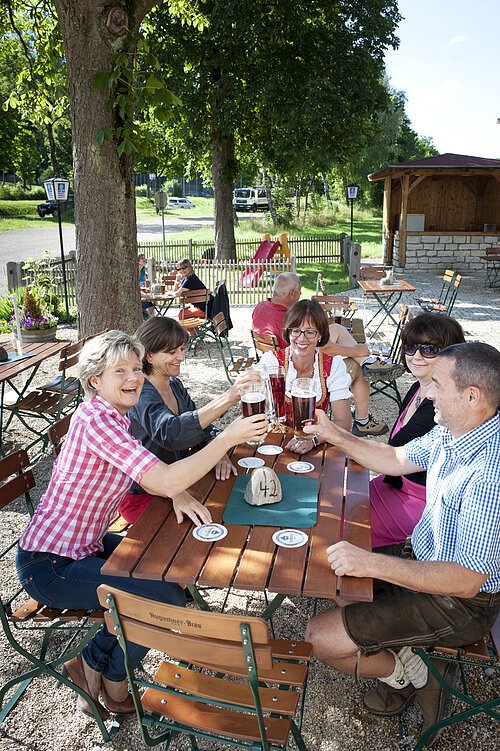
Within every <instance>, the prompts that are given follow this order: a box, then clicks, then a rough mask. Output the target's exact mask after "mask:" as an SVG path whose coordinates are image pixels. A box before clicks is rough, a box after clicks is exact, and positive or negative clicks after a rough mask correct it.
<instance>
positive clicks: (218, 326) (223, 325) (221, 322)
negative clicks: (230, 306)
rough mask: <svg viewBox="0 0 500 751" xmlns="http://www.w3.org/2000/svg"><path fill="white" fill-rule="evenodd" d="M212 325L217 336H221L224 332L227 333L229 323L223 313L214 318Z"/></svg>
mask: <svg viewBox="0 0 500 751" xmlns="http://www.w3.org/2000/svg"><path fill="white" fill-rule="evenodd" d="M212 325H213V327H214V329H215V333H216V334H217V336H220V335H221V334H223V333H224V331H227V321H226V317H225V315H224V313H223V312H222V311H221V312H220V313H217V315H215V316H214V317H213V318H212Z"/></svg>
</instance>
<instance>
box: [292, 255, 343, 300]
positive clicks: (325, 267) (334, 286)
mask: <svg viewBox="0 0 500 751" xmlns="http://www.w3.org/2000/svg"><path fill="white" fill-rule="evenodd" d="M319 273H321V274H322V275H323V279H324V280H325V284H326V290H327V292H328V294H329V295H335V294H337V293H339V292H344V291H345V290H346V289H351V286H352V285H351V284H350V283H349V275H348V274H347V272H346V270H345V269H344V268H343V266H342V264H341V263H303V264H297V274H298V275H299V277H300V282H301V284H302V297H311V295H315V294H316V280H317V278H318V274H319ZM319 294H321V292H320V293H319Z"/></svg>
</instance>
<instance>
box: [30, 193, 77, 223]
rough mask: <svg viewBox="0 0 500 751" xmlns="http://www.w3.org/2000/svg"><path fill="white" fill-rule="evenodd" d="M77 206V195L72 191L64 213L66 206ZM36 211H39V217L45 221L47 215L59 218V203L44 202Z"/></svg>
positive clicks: (65, 204)
mask: <svg viewBox="0 0 500 751" xmlns="http://www.w3.org/2000/svg"><path fill="white" fill-rule="evenodd" d="M74 205H75V195H74V193H73V191H72V190H70V192H69V194H68V200H67V201H66V202H65V203H64V206H63V211H64V208H65V206H71V207H73V206H74ZM36 210H37V211H38V216H39V217H40V218H41V219H43V217H44V216H47V214H51V215H52V216H57V212H58V210H59V207H58V203H57V201H44V202H43V203H39V204H38V206H37V207H36Z"/></svg>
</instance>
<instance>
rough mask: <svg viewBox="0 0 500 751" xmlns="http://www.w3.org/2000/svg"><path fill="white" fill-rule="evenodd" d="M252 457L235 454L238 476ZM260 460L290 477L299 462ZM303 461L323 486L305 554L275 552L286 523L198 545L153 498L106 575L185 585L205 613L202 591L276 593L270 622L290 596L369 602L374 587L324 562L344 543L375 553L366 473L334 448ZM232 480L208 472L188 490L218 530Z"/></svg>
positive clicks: (277, 438)
mask: <svg viewBox="0 0 500 751" xmlns="http://www.w3.org/2000/svg"><path fill="white" fill-rule="evenodd" d="M290 437H291V436H290V434H287V435H283V434H280V433H270V434H269V435H268V436H267V439H266V444H275V445H283V446H284V445H286V443H287V442H288V440H289V439H290ZM253 453H254V447H250V446H247V445H240V446H238V447H237V448H236V449H235V450H234V452H233V455H232V460H233V463H234V464H235V465H236V466H237V468H238V472H239V474H240V475H241V474H243V473H244V472H245V470H244V469H242V468H241V467H239V466H238V465H237V462H238V460H239V459H241V458H243V457H248V456H251V455H253ZM256 455H257V456H258V457H261V458H262V459H263V460H264V461H265V464H266V465H267V466H269V467H272V468H273V469H274V470H275V471H276V472H277V473H278V474H288V475H290V472H289V470H287V464H289V463H290V462H292V461H296V460H297V456H296V455H295V454H292V453H291V452H290V451H287V450H284V451H283V452H282V453H280V454H277V455H261V454H260V453H257V454H256ZM300 458H301V459H305V460H307V461H308V462H311V464H313V465H314V471H312V472H310V473H309V474H307V475H303V476H304V477H312V478H316V479H317V481H318V487H319V493H318V509H317V520H316V523H315V524H314V526H312V527H310V528H305V529H304V530H303V531H304V533H305V534H306V536H307V543H306V544H304V545H302V546H301V547H297V548H284V547H278V546H277V545H276V544H275V542H274V541H273V534H274V533H275V532H277V531H278V530H279V529H280V527H287V526H289V525H288V524H287V522H286V520H285V519H284V520H283V522H284V524H283V525H279V526H262V525H256V524H255V525H253V524H248V523H245V524H229V523H228V524H226V526H227V529H228V533H227V536H226V537H224V538H223V539H221V540H219V541H217V542H215V543H210V542H205V541H200V540H197V539H195V538H194V537H193V535H192V532H193V528H194V525H193V524H192V522H191V521H190V520H189V519H187V520H185V521H184V522H183V523H182V524H177V523H176V521H175V516H174V514H173V512H172V508H171V504H170V503H169V502H166V501H165V499H163V498H159V497H156V498H155V499H154V500H153V501H152V502H151V504H150V505H149V506H148V507H147V508H146V509H145V511H144V512H143V514H142V515H141V516H140V517H139V519H138V521H137V522H136V523H135V524H134V525H133V527H132V529H131V530H130V531H129V533H128V535H127V537H125V538H124V539H123V541H122V542H121V543H120V544H119V546H118V548H117V549H116V551H115V552H114V553H113V554H112V555H111V557H110V558H109V559H108V560H107V562H106V563H105V565H104V566H103V569H102V573H103V574H110V575H113V576H124V577H129V576H133V577H136V578H144V579H158V580H160V579H163V580H165V581H174V582H183V583H184V584H185V585H187V586H188V587H189V589H190V590H191V592H192V593H193V596H194V598H195V600H196V601H197V603H198V605H200V606H201V607H204V608H206V607H208V606H207V605H206V603H205V601H204V600H203V598H202V596H201V594H200V592H199V589H200V588H203V587H215V588H219V589H225V590H229V589H230V588H231V587H235V588H236V589H242V590H251V591H256V592H270V593H274V594H275V595H276V596H275V599H274V600H273V601H272V602H271V604H270V605H269V606H268V607H267V608H266V609H265V611H264V613H263V614H262V615H263V617H270V616H271V615H272V613H273V612H274V610H275V609H276V608H277V607H278V606H279V605H280V604H281V602H282V601H283V599H284V598H285V597H286V596H287V595H300V596H303V597H311V598H317V597H321V598H327V599H332V600H335V599H338V598H341V599H342V600H344V601H345V600H348V601H351V602H356V601H371V599H372V596H373V588H372V580H371V579H357V578H354V577H348V576H345V577H336V576H335V574H334V573H333V572H332V570H331V569H330V567H329V565H328V559H327V555H326V548H327V547H328V546H329V545H331V544H332V543H334V542H338V541H339V540H348V541H349V542H352V543H354V544H356V545H359V546H360V547H363V548H365V549H367V550H370V549H371V528H370V502H369V473H368V471H367V470H365V469H364V468H363V467H360V466H359V465H358V464H356V463H354V462H352V461H351V460H349V459H347V457H346V455H345V454H343V453H342V452H340V451H339V450H338V449H336V448H334V447H333V446H325V445H323V446H319V447H318V448H317V449H314V450H313V451H311V452H310V453H309V454H307V455H306V456H305V457H300ZM291 476H293V477H295V476H296V475H294V474H293V473H292V474H291ZM248 477H250V476H249V475H248ZM234 481H235V478H234V477H232V478H231V479H229V480H225V481H218V480H216V479H215V475H214V472H213V471H211V472H209V473H208V474H207V475H205V477H204V478H203V479H202V480H201V481H200V482H199V483H197V484H196V485H194V486H193V487H192V488H190V492H191V493H192V495H194V496H195V497H196V498H197V499H198V500H199V501H201V502H203V503H205V505H206V506H207V508H208V509H209V510H210V512H211V514H212V519H213V521H214V522H215V523H219V524H220V523H224V522H223V515H224V512H225V509H226V505H227V502H228V499H229V497H230V495H231V491H232V488H233V485H234ZM344 488H345V491H344ZM248 508H249V509H253V508H254V507H253V506H249V507H248Z"/></svg>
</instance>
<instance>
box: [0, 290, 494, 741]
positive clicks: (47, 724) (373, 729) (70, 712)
mask: <svg viewBox="0 0 500 751" xmlns="http://www.w3.org/2000/svg"><path fill="white" fill-rule="evenodd" d="M412 281H413V282H414V284H415V286H416V287H417V293H418V294H424V295H429V294H434V295H435V294H437V293H438V292H439V289H440V278H439V277H431V276H428V275H421V276H414V277H412ZM351 294H352V295H353V296H355V297H356V296H357V292H356V291H353V292H352V293H351ZM406 298H407V299H404V301H405V302H408V304H409V305H410V310H411V311H412V312H413V313H417V312H418V311H419V308H418V307H417V306H415V305H414V304H413V296H412V295H407V296H406ZM357 301H358V305H359V308H360V313H361V314H362V315H365V316H366V315H367V314H368V313H369V308H366V309H365V308H364V306H363V300H362V299H361V298H360V297H359V296H357ZM499 313H500V308H499V300H498V292H497V291H496V290H492V289H488V288H485V287H484V286H483V279H482V277H481V278H478V279H474V278H465V279H464V281H463V282H462V286H461V288H460V292H459V296H458V302H457V303H456V304H455V309H454V315H455V317H456V318H457V319H458V320H459V321H460V323H461V324H462V326H463V327H464V329H465V332H466V337H467V338H468V339H478V340H481V341H485V342H488V343H490V344H493V345H494V346H496V347H498V348H500V315H499ZM231 314H232V318H233V324H234V329H233V330H232V331H231V337H230V341H231V345H232V348H233V350H234V352H235V354H245V355H246V354H247V350H248V347H249V346H250V333H249V330H250V319H251V308H248V307H247V308H233V309H232V312H231ZM390 332H391V330H390V329H389V328H388V327H385V329H384V330H383V332H382V334H383V335H384V334H385V337H384V340H389V338H390ZM60 336H61V338H71V339H76V332H75V331H73V330H64V329H62V330H61V332H60ZM195 364H196V367H194V366H195ZM49 365H50V367H46V368H45V369H44V370H42V369H40V371H39V374H38V382H39V383H41V382H42V381H43V380H45V379H46V377H47V375H49V374H51V373H52V369H53V368H54V362H52V363H49ZM182 377H183V380H184V382H185V384H186V386H187V387H188V388H189V390H190V392H191V394H192V396H193V398H194V399H195V401H197V403H198V404H199V405H202V404H204V403H205V402H207V401H209V400H210V399H211V398H213V396H215V395H216V394H217V393H220V392H221V391H223V390H224V389H225V388H226V387H227V383H226V381H225V378H224V372H223V370H222V368H221V366H220V363H219V362H218V360H217V357H216V356H214V357H213V358H212V359H209V358H208V357H207V355H206V352H204V351H202V349H201V348H200V349H199V351H198V353H197V354H196V356H195V357H193V355H192V354H188V357H187V363H186V365H185V367H184V372H183V376H182ZM405 381H406V382H405ZM35 383H36V382H35ZM410 383H411V378H410V377H409V376H404V379H403V382H402V384H401V385H402V390H403V391H404V390H405V388H407V387H408V386H409V385H410ZM371 411H372V412H373V413H374V415H376V416H377V418H378V419H384V420H385V421H386V422H387V423H389V424H392V423H393V421H394V419H395V417H396V406H395V404H394V403H393V402H392V401H390V400H389V399H387V398H385V397H381V396H377V397H376V398H375V399H374V400H373V404H372V405H371ZM236 414H238V409H237V407H235V408H233V409H232V410H231V411H230V412H229V413H228V414H227V415H225V416H224V418H223V419H221V420H220V421H219V422H220V424H221V425H224V424H225V423H226V422H227V421H228V420H230V419H232V417H233V416H235V415H236ZM5 438H6V449H7V450H10V449H13V448H15V447H16V446H22V445H23V442H25V440H26V434H23V432H22V431H21V430H15V429H13V430H12V431H9V433H8V435H6V436H5ZM372 440H384V438H383V437H382V438H380V439H372ZM51 466H52V460H51V458H50V457H49V456H47V455H45V456H43V457H41V458H38V459H37V460H36V461H35V474H36V478H37V482H38V485H39V488H40V489H41V490H43V489H44V488H45V487H46V484H47V481H48V478H49V475H50V471H51ZM34 497H35V499H36V500H38V497H39V495H38V492H37V491H35V494H34ZM25 522H26V519H25V517H24V516H23V514H22V512H21V509H20V508H19V510H17V509H15V510H14V511H9V512H7V511H1V512H0V536H1V538H2V539H7V537H8V536H10V535H11V534H12V533H13V532H14V531H16V530H20V529H22V528H23V526H24V525H25ZM0 581H1V589H2V593H5V591H8V590H9V589H10V588H11V587H12V586H13V583H14V578H13V575H12V570H11V569H10V568H9V567H6V566H4V567H3V568H2V569H1V570H0ZM220 596H221V595H220V593H218V592H216V591H214V592H213V593H212V594H211V597H212V600H213V602H214V604H216V602H217V601H218V600H219V599H220ZM228 606H229V610H230V611H231V612H235V613H238V612H239V613H241V612H250V613H255V614H258V613H259V612H260V610H261V609H262V597H261V596H259V595H256V594H253V593H247V592H235V593H234V594H231V596H230V598H229V603H228ZM331 606H332V604H331V603H330V602H327V601H321V602H320V603H319V608H320V609H327V608H330V607H331ZM310 607H311V603H308V602H305V601H303V600H302V599H300V598H290V599H287V600H285V602H284V604H283V606H282V607H281V608H280V609H279V611H278V613H277V614H276V616H275V619H274V620H275V627H276V629H277V633H278V635H281V636H286V637H298V638H300V637H302V636H303V634H304V629H305V625H306V622H307V619H308V617H309V614H310V613H309V609H310ZM34 642H35V637H34V636H32V635H30V634H28V635H27V636H26V644H27V645H32V644H34ZM157 661H158V655H157V654H156V653H154V652H151V653H150V654H149V655H148V658H147V660H146V663H145V667H146V669H147V670H152V669H154V666H155V664H157ZM24 667H25V662H24V660H23V659H22V658H21V657H20V656H19V655H17V653H14V652H13V651H12V649H11V648H10V646H9V645H8V643H7V641H6V639H5V637H4V635H3V633H2V635H1V637H0V684H1V685H3V684H4V683H5V681H6V680H8V679H9V678H10V677H12V676H14V675H16V674H18V672H19V671H21V670H22V669H24ZM470 680H471V682H472V684H473V685H474V684H475V685H476V686H477V689H478V693H479V694H480V695H481V696H483V695H488V696H491V697H493V696H494V695H497V694H498V682H496V684H495V680H494V679H492V678H490V677H488V676H487V675H485V673H484V672H483V671H471V675H470ZM370 685H372V684H371V682H370V681H364V680H362V681H360V682H359V683H356V682H355V681H354V679H352V678H350V677H347V676H343V675H340V674H339V673H337V672H336V671H334V670H333V669H332V668H329V667H327V666H325V665H322V664H320V663H319V662H317V661H315V660H313V663H312V666H311V672H310V679H309V687H308V694H307V709H306V713H305V718H304V727H303V731H304V737H305V740H306V744H307V746H308V747H309V748H311V749H317V750H319V749H321V750H322V751H341V750H342V751H397V750H398V749H406V748H412V747H413V743H411V740H412V739H413V742H414V738H415V737H416V734H417V733H418V727H419V722H420V716H419V711H418V709H417V708H416V707H413V708H412V709H410V710H409V711H408V712H407V713H406V715H405V727H406V731H407V734H408V740H409V746H404V744H403V745H402V744H401V742H400V739H399V733H398V725H397V722H396V720H394V719H384V718H379V717H375V716H374V715H370V714H369V713H368V712H366V711H365V710H364V709H363V705H362V695H363V693H364V692H365V690H366V688H367V687H368V686H370ZM457 708H458V707H457ZM495 738H496V740H495ZM204 745H205V746H206V747H209V746H210V744H207V743H205V744H204ZM103 746H104V744H102V742H101V737H100V734H99V732H98V730H97V727H96V726H95V724H94V723H93V722H92V721H91V720H89V719H88V718H86V717H85V716H84V715H82V714H80V713H78V712H75V697H74V695H73V694H72V693H71V692H70V691H69V690H68V689H66V688H65V687H62V688H59V689H58V690H57V693H55V688H54V684H53V683H52V682H51V681H49V680H47V679H46V678H44V677H41V678H39V679H38V680H36V681H35V682H34V684H32V686H31V687H30V688H29V689H28V691H27V693H26V695H25V696H24V698H23V699H22V700H21V702H20V703H19V704H18V705H17V707H16V708H15V709H14V710H13V711H12V712H11V714H10V715H9V717H8V718H7V720H6V721H5V722H4V723H3V725H2V726H1V727H0V749H2V750H3V749H5V751H7V750H8V751H14V750H16V751H17V749H27V750H29V751H49V749H50V750H51V751H67V750H68V749H71V750H72V751H95V750H96V749H99V748H102V747H103ZM173 747H174V748H179V749H181V748H182V749H184V748H186V747H187V744H186V742H185V741H183V740H179V741H176V742H175V743H174V745H173ZM107 748H109V749H110V750H113V749H114V750H115V751H137V750H139V749H143V748H144V745H143V743H142V741H141V739H140V736H139V733H138V730H137V727H136V723H135V719H134V718H129V719H127V720H126V722H125V723H124V724H123V726H122V728H121V729H120V731H119V733H118V735H117V737H115V738H114V739H113V740H112V741H111V742H110V743H109V745H108V746H107ZM434 748H435V749H436V751H456V749H460V751H494V749H496V748H498V728H497V726H495V725H494V723H493V720H490V719H489V718H486V717H484V716H479V717H476V718H475V719H474V720H469V721H467V722H465V723H462V724H460V725H457V726H455V727H453V728H451V729H449V730H446V731H445V732H444V733H443V735H442V737H441V738H440V739H439V741H438V742H437V743H436V745H435V746H434Z"/></svg>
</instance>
